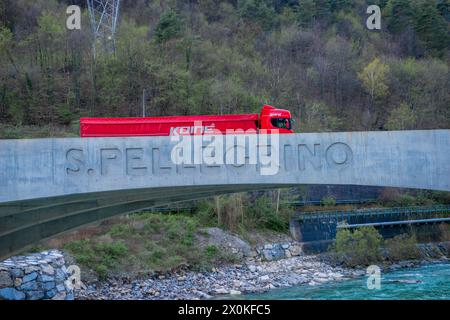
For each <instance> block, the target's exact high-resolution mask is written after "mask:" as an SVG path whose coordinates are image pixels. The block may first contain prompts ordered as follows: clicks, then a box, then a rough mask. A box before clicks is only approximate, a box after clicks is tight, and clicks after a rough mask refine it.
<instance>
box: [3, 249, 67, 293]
mask: <svg viewBox="0 0 450 320" xmlns="http://www.w3.org/2000/svg"><path fill="white" fill-rule="evenodd" d="M68 277H69V276H68V273H67V269H66V267H65V261H64V256H63V254H62V253H61V252H60V251H57V250H52V251H44V252H41V253H36V254H30V255H27V256H17V257H12V258H10V259H8V260H5V261H3V262H0V300H39V299H52V300H73V290H72V289H71V285H70V283H69V282H68Z"/></svg>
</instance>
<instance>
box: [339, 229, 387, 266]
mask: <svg viewBox="0 0 450 320" xmlns="http://www.w3.org/2000/svg"><path fill="white" fill-rule="evenodd" d="M382 241H383V238H382V237H381V235H380V234H379V233H378V231H377V230H376V229H375V228H374V227H363V228H359V229H356V230H354V231H351V230H350V229H339V230H338V232H337V234H336V239H335V241H334V243H333V246H332V248H331V250H332V251H334V252H336V253H338V254H344V255H345V256H346V261H344V263H345V264H347V265H349V266H356V265H369V264H372V263H375V262H377V261H379V260H380V258H381V255H380V248H381V244H382Z"/></svg>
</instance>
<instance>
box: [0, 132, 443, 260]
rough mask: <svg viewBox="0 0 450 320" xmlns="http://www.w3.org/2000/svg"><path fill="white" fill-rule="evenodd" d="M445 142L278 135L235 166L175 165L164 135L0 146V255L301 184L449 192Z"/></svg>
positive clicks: (401, 136)
mask: <svg viewBox="0 0 450 320" xmlns="http://www.w3.org/2000/svg"><path fill="white" fill-rule="evenodd" d="M230 140H231V139H230ZM236 140H237V139H234V141H236ZM449 142H450V130H426V131H392V132H341V133H306V134H295V135H280V136H277V137H269V138H268V139H267V140H266V141H263V143H262V144H260V145H258V148H259V149H258V150H262V149H267V150H268V151H267V154H266V160H267V159H269V160H270V161H269V162H270V163H269V162H267V161H266V162H259V163H256V164H255V163H246V164H244V165H240V166H235V165H232V164H227V163H225V164H213V165H205V164H203V163H196V164H187V165H186V164H185V165H179V164H174V163H173V161H172V159H171V158H170V154H171V152H172V150H173V148H174V147H175V146H176V142H174V141H172V140H171V139H170V137H140V138H95V139H80V138H64V139H34V140H3V141H0V168H1V170H0V256H6V255H9V254H11V253H13V252H15V251H17V250H19V249H20V248H22V247H24V246H26V245H27V244H30V243H34V242H36V241H38V240H40V239H43V238H47V237H51V236H52V235H55V234H58V233H60V232H64V231H66V230H69V229H73V228H76V227H78V226H81V225H83V224H86V223H90V222H94V221H97V220H101V219H105V218H108V217H110V216H113V215H116V214H122V213H126V212H132V211H136V210H140V209H145V208H149V207H152V206H156V205H161V204H165V203H170V202H175V201H183V200H190V199H195V198H201V197H207V196H212V195H215V194H223V193H233V192H240V191H248V190H259V189H268V188H278V187H291V186H295V185H304V184H334V185H365V186H389V187H400V188H416V189H430V190H444V191H450V161H448V159H449V158H450V143H449ZM228 147H229V146H228ZM236 149H237V148H236ZM244 153H245V157H244V158H246V159H249V158H250V155H249V149H247V145H246V149H245V150H244ZM264 166H266V167H269V166H272V168H271V169H274V168H275V170H266V171H264V170H262V169H264Z"/></svg>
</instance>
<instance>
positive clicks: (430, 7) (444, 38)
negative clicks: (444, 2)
mask: <svg viewBox="0 0 450 320" xmlns="http://www.w3.org/2000/svg"><path fill="white" fill-rule="evenodd" d="M415 11H416V15H415V19H414V27H415V30H416V32H417V34H418V35H419V37H420V39H421V40H422V41H423V42H425V46H426V47H427V48H428V49H430V50H431V51H433V53H434V52H436V53H437V54H440V53H441V52H442V51H443V50H444V49H446V48H448V45H449V41H450V38H449V28H448V23H447V22H446V21H445V19H444V18H443V17H442V16H441V15H440V14H439V10H438V9H437V7H436V5H435V3H434V1H429V0H422V1H420V2H419V3H418V5H417V8H416V10H415Z"/></svg>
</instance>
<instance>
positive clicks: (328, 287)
mask: <svg viewBox="0 0 450 320" xmlns="http://www.w3.org/2000/svg"><path fill="white" fill-rule="evenodd" d="M415 282H417V283H415ZM241 298H242V299H290V300H303V299H312V300H323V299H330V300H337V299H351V300H380V299H383V300H401V299H445V300H448V299H450V264H432V265H426V266H422V267H419V268H414V269H405V270H400V271H393V272H389V273H385V274H382V275H381V288H380V289H373V290H369V289H367V277H361V278H358V279H352V280H344V281H340V282H334V283H330V284H323V285H319V286H309V285H301V286H297V287H292V288H283V289H273V290H271V291H269V292H266V293H263V294H250V295H244V296H242V297H241Z"/></svg>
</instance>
